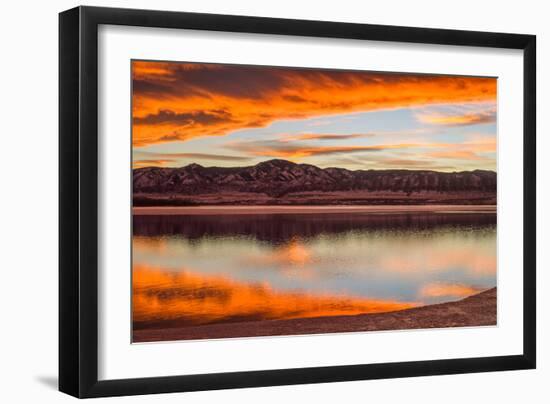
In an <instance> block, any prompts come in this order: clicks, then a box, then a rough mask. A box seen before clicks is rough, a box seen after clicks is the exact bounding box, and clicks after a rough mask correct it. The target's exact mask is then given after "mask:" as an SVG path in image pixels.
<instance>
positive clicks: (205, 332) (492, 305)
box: [132, 287, 497, 343]
mask: <svg viewBox="0 0 550 404" xmlns="http://www.w3.org/2000/svg"><path fill="white" fill-rule="evenodd" d="M495 325H497V288H496V287H495V288H492V289H488V290H486V291H484V292H481V293H478V294H475V295H472V296H469V297H466V298H464V299H462V300H458V301H454V302H447V303H437V304H432V305H427V306H422V307H415V308H411V309H404V310H399V311H392V312H385V313H373V314H358V315H351V316H329V317H313V318H302V319H289V320H261V321H250V322H240V323H224V324H209V325H201V326H191V327H180V328H168V329H142V330H134V331H133V333H132V342H133V343H145V342H160V341H178V340H180V341H181V340H200V339H220V338H243V337H261V336H263V337H267V336H286V335H312V334H330V333H346V332H365V331H390V330H411V329H429V328H449V327H481V326H495Z"/></svg>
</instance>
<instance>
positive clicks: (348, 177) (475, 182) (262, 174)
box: [133, 159, 497, 198]
mask: <svg viewBox="0 0 550 404" xmlns="http://www.w3.org/2000/svg"><path fill="white" fill-rule="evenodd" d="M496 188H497V174H496V173H495V172H494V171H486V170H473V171H461V172H438V171H429V170H354V171H352V170H347V169H345V168H336V167H331V168H324V169H323V168H319V167H316V166H313V165H310V164H296V163H293V162H290V161H286V160H279V159H276V160H269V161H264V162H262V163H259V164H256V165H254V166H247V167H203V166H201V165H199V164H195V163H194V164H190V165H187V166H185V167H180V168H167V167H144V168H137V169H134V170H133V190H134V194H165V195H168V194H171V195H187V196H192V195H199V194H212V193H228V192H232V193H257V194H264V195H268V196H269V197H272V198H280V197H284V196H285V195H288V194H292V193H297V192H300V193H303V192H321V193H328V192H349V191H367V192H400V193H404V194H406V195H411V194H413V193H418V192H436V193H472V192H474V193H483V194H494V195H495V196H496Z"/></svg>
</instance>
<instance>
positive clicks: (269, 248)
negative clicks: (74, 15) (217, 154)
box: [133, 213, 496, 329]
mask: <svg viewBox="0 0 550 404" xmlns="http://www.w3.org/2000/svg"><path fill="white" fill-rule="evenodd" d="M133 225H134V239H133V262H134V268H133V288H134V292H133V308H134V312H133V315H134V328H135V329H141V328H165V327H176V326H177V327H182V326H186V325H196V324H207V323H222V322H236V321H250V320H258V319H280V318H300V317H316V316H326V315H340V314H358V313H366V312H381V311H391V310H397V309H400V308H406V307H411V306H413V305H418V304H431V303H436V302H442V301H450V300H456V299H460V298H463V297H465V296H468V295H471V294H474V293H477V292H479V291H481V290H484V289H488V288H491V287H493V286H495V285H496V216H495V215H494V214H487V213H483V214H464V213H457V214H441V213H421V214H362V213H352V214H342V215H338V214H336V215H318V214H292V215H286V214H275V215H221V216H212V215H205V216H199V215H195V216H184V215H181V216H169V215H161V216H134V221H133Z"/></svg>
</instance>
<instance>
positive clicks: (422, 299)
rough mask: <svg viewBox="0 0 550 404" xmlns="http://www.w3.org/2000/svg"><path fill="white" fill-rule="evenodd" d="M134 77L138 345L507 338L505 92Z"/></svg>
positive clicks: (295, 78) (135, 72)
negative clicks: (501, 258)
mask: <svg viewBox="0 0 550 404" xmlns="http://www.w3.org/2000/svg"><path fill="white" fill-rule="evenodd" d="M131 69H132V91H131V97H132V165H133V167H132V181H133V185H132V186H133V190H132V191H133V192H132V204H133V207H132V226H133V228H132V232H133V236H132V328H133V330H132V341H133V342H156V341H176V340H197V339H218V338H235V337H258V336H278V335H300V334H326V333H344V332H367V331H382V330H385V331H390V330H395V331H397V330H408V329H427V328H448V327H480V326H494V325H496V323H497V291H496V286H497V285H496V283H497V282H496V280H497V264H496V261H497V259H496V232H497V210H496V204H497V164H496V161H497V148H496V145H497V125H496V116H497V79H496V78H494V77H471V76H452V75H444V74H417V73H395V72H373V71H357V70H339V69H323V68H298V67H273V66H249V65H230V64H209V63H195V62H193V63H187V62H176V61H173V62H172V61H143V60H133V61H132V62H131Z"/></svg>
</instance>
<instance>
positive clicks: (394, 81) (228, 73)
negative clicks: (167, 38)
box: [132, 61, 496, 147]
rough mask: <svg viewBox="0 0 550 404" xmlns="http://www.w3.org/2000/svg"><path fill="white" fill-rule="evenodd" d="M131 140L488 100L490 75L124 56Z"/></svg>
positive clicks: (492, 90)
mask: <svg viewBox="0 0 550 404" xmlns="http://www.w3.org/2000/svg"><path fill="white" fill-rule="evenodd" d="M132 79H133V80H132V90H133V91H132V105H133V110H132V118H133V145H134V146H136V147H139V146H146V145H150V144H155V143H162V142H171V141H178V140H179V141H182V140H188V139H192V138H195V137H200V136H220V135H225V134H227V133H230V132H233V131H236V130H239V129H244V128H253V127H264V126H267V125H269V124H271V123H272V122H274V121H277V120H283V119H305V118H312V117H317V116H322V115H331V114H332V115H333V114H342V113H352V112H360V111H374V110H380V109H389V108H404V107H411V106H423V105H433V104H441V103H468V102H482V101H494V100H495V99H496V80H495V79H493V78H475V77H451V76H438V75H415V74H392V73H371V72H361V71H339V70H321V69H305V68H277V67H262V66H237V65H216V64H193V63H191V64H190V63H166V62H142V61H134V62H133V63H132Z"/></svg>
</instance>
